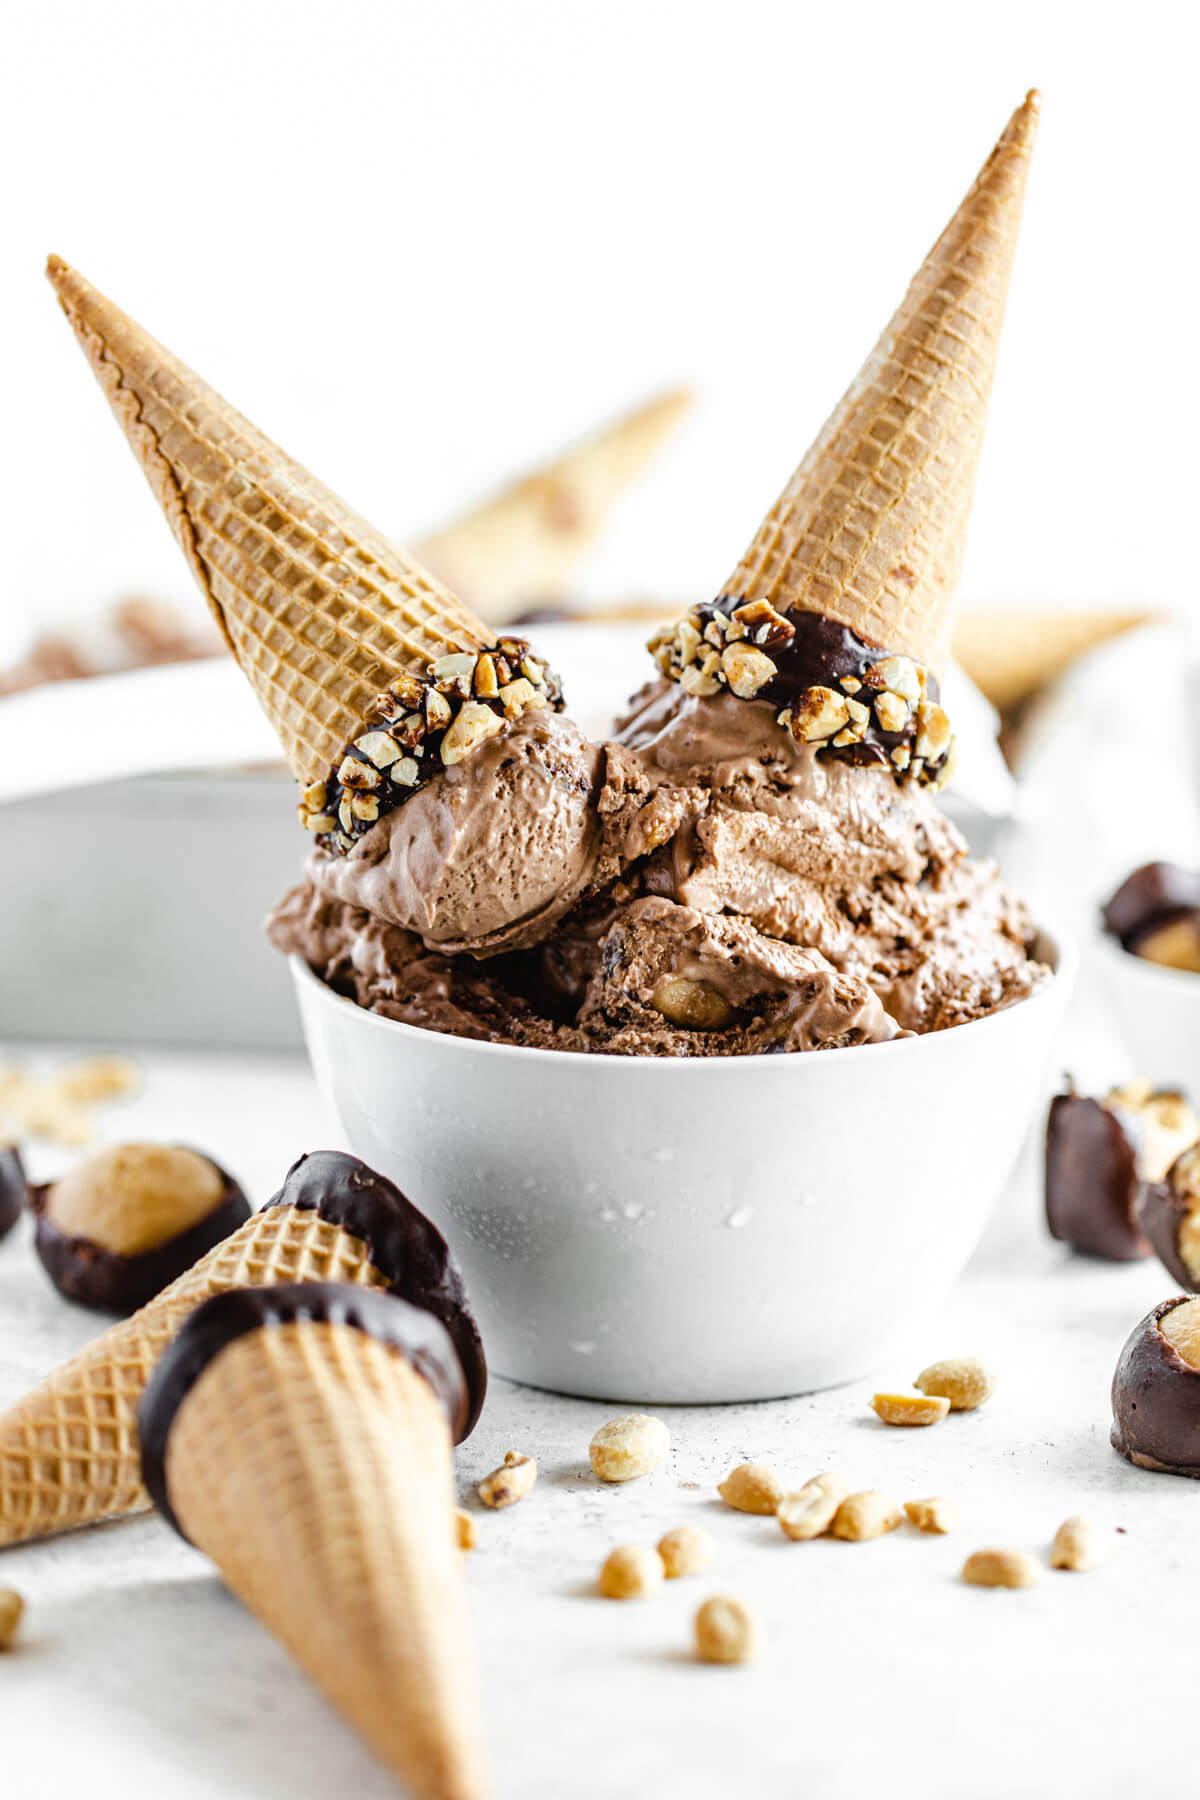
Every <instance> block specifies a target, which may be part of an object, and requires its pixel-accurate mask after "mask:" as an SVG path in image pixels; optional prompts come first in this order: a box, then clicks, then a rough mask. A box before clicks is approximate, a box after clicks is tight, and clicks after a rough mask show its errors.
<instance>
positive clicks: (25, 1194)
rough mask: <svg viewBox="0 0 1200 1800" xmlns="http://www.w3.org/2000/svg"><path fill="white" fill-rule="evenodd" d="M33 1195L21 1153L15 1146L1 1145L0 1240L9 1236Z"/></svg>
mask: <svg viewBox="0 0 1200 1800" xmlns="http://www.w3.org/2000/svg"><path fill="white" fill-rule="evenodd" d="M32 1194H33V1190H32V1189H31V1188H30V1185H29V1183H28V1181H27V1180H26V1179H25V1165H24V1163H23V1162H22V1161H21V1152H20V1151H19V1150H18V1149H17V1146H16V1145H15V1144H0V1238H4V1237H7V1236H8V1234H9V1232H10V1231H11V1230H12V1228H13V1226H14V1225H15V1224H16V1222H17V1220H18V1219H19V1218H20V1216H21V1214H22V1213H23V1212H24V1210H25V1208H26V1207H27V1206H28V1205H30V1204H31V1202H32Z"/></svg>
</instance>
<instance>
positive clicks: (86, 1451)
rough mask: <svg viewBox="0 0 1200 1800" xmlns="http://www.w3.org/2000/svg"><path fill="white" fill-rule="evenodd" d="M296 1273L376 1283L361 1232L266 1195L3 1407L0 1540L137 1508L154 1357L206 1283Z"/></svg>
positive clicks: (277, 1280)
mask: <svg viewBox="0 0 1200 1800" xmlns="http://www.w3.org/2000/svg"><path fill="white" fill-rule="evenodd" d="M296 1281H346V1282H353V1283H356V1284H358V1285H360V1286H363V1287H375V1288H386V1287H387V1286H388V1282H387V1280H386V1279H385V1277H384V1276H382V1275H381V1274H380V1273H379V1271H378V1270H377V1269H375V1268H373V1267H372V1266H371V1263H370V1261H369V1260H368V1257H367V1250H366V1246H365V1245H364V1244H363V1243H362V1241H361V1239H359V1238H356V1237H353V1236H352V1235H351V1234H350V1233H349V1232H348V1231H345V1230H343V1229H342V1228H341V1227H340V1226H338V1225H330V1224H328V1223H326V1221H325V1220H324V1219H322V1218H320V1217H319V1216H318V1214H317V1213H315V1212H311V1211H307V1210H305V1211H301V1210H300V1209H299V1208H298V1207H294V1206H269V1207H267V1208H265V1209H264V1210H263V1211H262V1212H260V1213H256V1214H255V1215H254V1217H253V1218H252V1219H248V1220H247V1221H246V1223H245V1224H244V1225H243V1226H242V1227H241V1229H240V1230H238V1231H236V1232H234V1233H233V1235H232V1236H231V1237H229V1238H226V1240H225V1242H224V1243H223V1244H218V1245H217V1246H216V1248H215V1249H214V1250H210V1251H209V1253H208V1255H207V1256H204V1257H202V1258H201V1260H200V1261H199V1262H198V1263H197V1264H196V1266H195V1267H194V1268H192V1269H189V1270H188V1272H187V1273H186V1274H185V1275H181V1276H180V1277H179V1279H178V1281H175V1282H172V1284H171V1286H170V1287H169V1288H165V1289H164V1290H163V1292H162V1293H161V1294H159V1295H158V1296H157V1297H156V1298H155V1299H154V1300H152V1301H151V1302H150V1304H149V1305H148V1306H144V1307H143V1308H142V1310H141V1312H139V1313H135V1314H134V1316H133V1317H132V1318H131V1319H126V1320H123V1321H122V1322H121V1323H120V1324H119V1325H114V1326H112V1327H111V1329H110V1330H108V1331H106V1332H105V1333H104V1335H103V1336H102V1337H100V1338H97V1340H96V1342H95V1343H93V1344H89V1345H88V1346H87V1348H86V1349H84V1350H81V1351H80V1353H79V1354H78V1356H75V1357H72V1358H71V1360H70V1362H67V1363H64V1364H63V1366H62V1368H60V1369H57V1370H56V1371H55V1372H54V1374H52V1375H51V1376H49V1377H48V1378H47V1380H45V1381H44V1382H43V1383H42V1384H41V1386H40V1387H37V1388H35V1389H34V1390H33V1392H32V1393H31V1394H28V1395H26V1397H25V1398H24V1399H23V1400H20V1401H18V1402H17V1404H16V1405H15V1406H14V1407H11V1408H10V1409H9V1411H8V1412H6V1413H5V1414H4V1415H3V1416H2V1417H0V1546H2V1545H8V1544H19V1543H24V1542H26V1541H27V1540H29V1539H30V1538H37V1537H45V1536H47V1535H48V1534H49V1533H51V1532H56V1531H66V1530H68V1529H70V1528H71V1527H72V1526H75V1525H85V1524H89V1523H92V1522H94V1521H96V1520H98V1519H109V1518H114V1517H117V1516H119V1515H121V1514H123V1513H131V1512H140V1511H144V1510H145V1508H147V1507H148V1506H149V1504H150V1499H149V1496H148V1494H147V1493H146V1490H145V1488H144V1487H143V1485H142V1463H141V1448H140V1445H139V1443H138V1433H137V1409H138V1402H139V1401H140V1400H141V1397H142V1394H143V1392H144V1390H145V1387H146V1383H147V1382H148V1381H149V1379H150V1376H151V1374H152V1373H153V1371H154V1367H155V1364H156V1363H157V1362H158V1359H159V1357H160V1356H161V1355H162V1353H163V1351H164V1350H165V1349H166V1347H167V1345H168V1344H169V1343H170V1341H171V1339H172V1338H173V1337H174V1335H175V1333H176V1332H177V1331H178V1329H179V1327H180V1326H181V1325H182V1324H183V1321H184V1320H185V1319H186V1318H188V1317H189V1315H190V1314H191V1313H192V1312H194V1311H195V1309H196V1307H197V1306H199V1305H200V1303H201V1302H202V1301H204V1300H208V1299H211V1298H212V1296H213V1295H214V1294H222V1293H224V1292H226V1290H227V1289H229V1288H238V1287H275V1286H280V1285H282V1284H284V1283H286V1282H296Z"/></svg>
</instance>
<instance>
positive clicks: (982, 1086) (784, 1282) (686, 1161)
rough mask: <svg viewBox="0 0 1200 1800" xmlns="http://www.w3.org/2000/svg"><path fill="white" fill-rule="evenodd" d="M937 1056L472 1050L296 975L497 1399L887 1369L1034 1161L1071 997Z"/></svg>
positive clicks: (933, 1052)
mask: <svg viewBox="0 0 1200 1800" xmlns="http://www.w3.org/2000/svg"><path fill="white" fill-rule="evenodd" d="M1041 949H1042V951H1043V953H1044V954H1045V955H1046V957H1047V958H1048V959H1049V960H1050V961H1052V962H1053V963H1054V965H1055V967H1056V969H1057V974H1056V978H1055V980H1054V981H1053V982H1052V983H1051V984H1050V986H1049V987H1047V988H1046V989H1045V990H1044V991H1043V992H1041V993H1040V994H1037V995H1035V996H1034V997H1033V998H1031V999H1029V1000H1026V1001H1024V1002H1022V1003H1021V1004H1020V1005H1018V1006H1014V1007H1011V1008H1009V1009H1008V1010H1007V1011H1005V1012H1001V1013H996V1014H994V1015H993V1016H992V1017H990V1018H987V1019H980V1020H977V1021H976V1022H975V1023H973V1024H970V1025H961V1026H958V1027H956V1028H955V1029H953V1030H951V1031H946V1032H939V1033H935V1034H934V1035H932V1036H929V1037H923V1038H914V1039H909V1040H904V1041H901V1042H898V1043H891V1044H875V1045H864V1046H860V1047H859V1048H856V1049H850V1050H826V1051H820V1052H817V1053H815V1054H809V1055H798V1056H756V1057H746V1058H734V1059H727V1058H716V1057H713V1058H704V1059H694V1060H666V1059H663V1060H659V1059H655V1058H649V1059H647V1058H636V1057H619V1056H587V1055H580V1054H577V1053H571V1052H559V1051H547V1050H526V1049H516V1048H510V1047H507V1046H504V1045H497V1044H486V1043H476V1042H473V1041H470V1040H467V1039H463V1038H454V1037H447V1036H443V1035H441V1034H439V1033H436V1032H428V1031H422V1030H418V1029H416V1028H415V1027H413V1026H409V1025H402V1024H397V1023H396V1022H394V1021H393V1020H390V1019H384V1018H381V1017H379V1015H378V1014H376V1013H372V1012H368V1011H366V1010H365V1009H363V1008H362V1007H358V1006H355V1005H354V1004H353V1003H352V1002H351V1001H349V1000H345V999H342V998H341V997H340V996H339V995H337V994H335V993H334V992H333V991H332V990H331V989H330V988H328V987H326V986H325V985H324V984H323V983H322V982H321V981H319V980H318V979H317V978H316V976H314V975H313V974H312V973H311V971H310V970H309V969H308V968H307V966H306V965H305V964H304V963H303V962H301V961H300V960H299V959H298V958H293V959H292V973H293V977H294V980H295V985H296V992H297V996H298V998H299V1002H300V1012H301V1018H302V1020H303V1024H304V1032H305V1037H306V1040H307V1043H308V1048H309V1053H310V1055H311V1058H312V1063H313V1068H314V1071H315V1073H316V1077H317V1082H318V1085H319V1086H320V1088H321V1089H322V1092H323V1093H324V1095H325V1098H326V1099H327V1100H328V1101H329V1102H330V1103H331V1104H332V1105H333V1107H334V1109H335V1111H336V1113H337V1115H338V1117H339V1118H340V1120H341V1123H342V1127H343V1129H344V1131H345V1133H346V1138H347V1141H348V1143H349V1145H350V1148H351V1149H352V1150H353V1151H354V1152H355V1154H356V1155H358V1156H361V1157H362V1158H363V1160H364V1161H365V1162H367V1163H369V1164H370V1165H371V1166H372V1167H373V1168H377V1169H379V1170H381V1171H382V1172H383V1173H384V1174H386V1175H388V1176H390V1177H391V1178H392V1179H393V1180H394V1181H396V1182H397V1183H398V1184H399V1186H400V1187H401V1188H403V1190H404V1191H405V1193H407V1194H408V1195H409V1196H410V1198H411V1199H412V1200H413V1201H414V1202H415V1204H416V1205H417V1206H419V1207H420V1208H421V1209H422V1211H424V1212H427V1213H428V1214H429V1215H430V1216H431V1217H432V1218H433V1219H434V1220H435V1221H436V1223H437V1225H438V1226H439V1228H440V1229H441V1230H442V1231H443V1232H444V1233H445V1234H446V1236H447V1238H448V1239H449V1241H450V1243H451V1244H452V1246H453V1248H454V1251H455V1254H456V1255H457V1257H458V1259H459V1261H460V1263H461V1264H462V1268H463V1274H464V1277H465V1279H466V1283H467V1288H468V1291H469V1292H470V1294H471V1297H472V1301H473V1303H474V1306H475V1309H476V1312H477V1313H478V1315H479V1321H480V1326H481V1329H482V1332H483V1337H484V1343H485V1346H486V1349H487V1353H488V1357H489V1360H490V1362H491V1363H492V1365H493V1367H494V1368H495V1369H496V1371H497V1372H498V1373H499V1374H502V1375H507V1376H509V1377H511V1378H512V1379H514V1380H517V1381H523V1382H526V1383H528V1384H530V1385H532V1386H535V1387H546V1388H554V1389H557V1390H559V1391H561V1392H563V1393H568V1394H579V1395H583V1396H586V1397H593V1398H604V1399H619V1400H627V1401H640V1402H653V1403H658V1404H664V1405H665V1404H668V1403H671V1402H683V1403H686V1402H698V1401H707V1402H716V1401H734V1400H762V1399H769V1398H773V1397H776V1396H780V1395H785V1394H796V1393H804V1392H810V1391H812V1390H813V1389H816V1388H822V1387H829V1386H832V1385H834V1384H835V1383H837V1382H842V1381H849V1380H852V1379H853V1378H854V1377H856V1376H859V1375H862V1374H865V1373H866V1372H867V1371H868V1370H870V1369H873V1368H875V1367H877V1366H878V1365H879V1364H880V1363H881V1362H882V1361H883V1360H884V1359H885V1358H886V1357H887V1355H888V1353H889V1351H890V1350H891V1349H892V1347H893V1346H894V1345H896V1344H897V1343H898V1341H899V1340H900V1339H901V1338H902V1337H903V1336H904V1335H905V1334H907V1333H908V1332H909V1331H910V1330H911V1328H912V1326H913V1324H914V1322H915V1321H917V1320H919V1319H920V1317H921V1316H922V1314H924V1313H925V1312H926V1311H927V1310H928V1309H929V1308H931V1307H932V1306H933V1305H935V1304H936V1303H937V1301H939V1300H940V1299H941V1298H942V1296H943V1295H944V1294H945V1292H946V1291H947V1289H948V1288H949V1287H950V1285H951V1283H952V1282H953V1281H954V1280H955V1278H956V1277H957V1276H958V1274H959V1273H960V1271H961V1270H962V1268H963V1266H964V1264H965V1263H966V1261H967V1258H968V1257H969V1256H970V1254H971V1252H972V1250H973V1249H974V1248H975V1246H976V1244H977V1243H978V1241H979V1238H980V1236H981V1234H982V1232H983V1229H984V1226H985V1225H986V1223H987V1219H988V1215H989V1214H990V1212H991V1209H992V1206H993V1204H994V1202H995V1201H996V1199H997V1198H998V1197H999V1195H1000V1193H1001V1192H1002V1190H1003V1188H1004V1186H1005V1183H1006V1182H1007V1180H1008V1177H1009V1175H1010V1174H1011V1172H1012V1169H1013V1166H1014V1164H1015V1162H1016V1159H1017V1156H1018V1153H1019V1151H1020V1148H1021V1144H1022V1142H1023V1140H1024V1137H1025V1133H1026V1130H1027V1128H1028V1126H1029V1123H1030V1119H1031V1117H1032V1115H1033V1112H1034V1109H1035V1106H1036V1104H1037V1100H1038V1098H1039V1096H1040V1095H1041V1093H1042V1091H1043V1079H1044V1074H1045V1069H1046V1064H1047V1060H1048V1057H1049V1053H1050V1049H1051V1044H1052V1041H1053V1039H1054V1036H1055V1033H1056V1031H1057V1028H1058V1025H1059V1023H1060V1021H1061V1018H1062V1015H1063V1010H1064V1007H1065V1005H1066V1001H1067V997H1068V993H1069V989H1070V986H1071V982H1072V979H1073V975H1074V968H1075V956H1074V952H1073V951H1072V950H1071V949H1070V947H1069V946H1067V945H1065V944H1057V945H1056V944H1055V942H1054V941H1053V940H1052V939H1049V938H1043V940H1042V945H1041Z"/></svg>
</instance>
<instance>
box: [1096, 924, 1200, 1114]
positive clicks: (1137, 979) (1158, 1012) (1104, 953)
mask: <svg viewBox="0 0 1200 1800" xmlns="http://www.w3.org/2000/svg"><path fill="white" fill-rule="evenodd" d="M1095 962H1096V968H1097V971H1098V973H1099V975H1100V979H1101V984H1102V987H1101V991H1102V992H1103V994H1104V997H1105V999H1106V1000H1107V1002H1108V1007H1109V1011H1110V1013H1111V1014H1112V1020H1113V1024H1114V1026H1115V1027H1116V1030H1117V1032H1118V1034H1119V1036H1120V1038H1121V1041H1122V1043H1123V1045H1124V1047H1125V1049H1126V1051H1127V1052H1128V1054H1129V1056H1130V1058H1131V1060H1132V1062H1133V1065H1134V1067H1135V1068H1136V1069H1137V1071H1138V1073H1139V1074H1141V1075H1148V1076H1149V1078H1150V1080H1151V1081H1153V1082H1154V1084H1155V1086H1156V1087H1166V1088H1182V1089H1183V1090H1184V1092H1185V1093H1186V1094H1188V1095H1189V1096H1190V1098H1191V1099H1192V1100H1193V1101H1197V1102H1200V975H1195V974H1191V973H1190V972H1189V971H1188V970H1186V969H1167V968H1163V967H1162V965H1161V964H1159V963H1152V962H1147V961H1146V959H1145V957H1143V956H1133V955H1131V954H1130V952H1129V951H1128V950H1123V949H1122V948H1121V945H1120V944H1119V943H1118V942H1117V940H1116V939H1115V938H1112V937H1109V936H1107V934H1103V935H1101V936H1099V937H1098V940H1097V943H1096V946H1095Z"/></svg>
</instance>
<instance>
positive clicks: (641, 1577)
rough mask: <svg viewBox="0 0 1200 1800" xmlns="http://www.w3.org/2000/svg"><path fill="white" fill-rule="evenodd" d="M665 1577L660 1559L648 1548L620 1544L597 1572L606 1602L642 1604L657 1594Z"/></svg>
mask: <svg viewBox="0 0 1200 1800" xmlns="http://www.w3.org/2000/svg"><path fill="white" fill-rule="evenodd" d="M665 1577H666V1569H665V1568H664V1566H663V1559H662V1557H661V1556H660V1555H659V1553H658V1551H657V1550H652V1549H651V1548H650V1546H649V1544H621V1545H620V1546H619V1547H618V1548H617V1549H616V1550H614V1551H612V1553H611V1554H610V1555H609V1557H608V1559H607V1561H606V1562H605V1564H604V1567H603V1568H602V1569H601V1571H600V1592H601V1593H602V1594H603V1595H604V1598H605V1599H606V1600H645V1599H647V1598H648V1596H649V1595H651V1594H655V1593H657V1592H658V1590H659V1588H660V1587H661V1586H662V1584H663V1581H664V1579H665Z"/></svg>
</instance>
